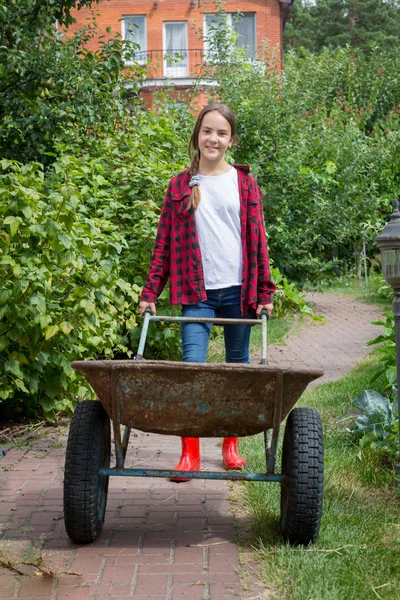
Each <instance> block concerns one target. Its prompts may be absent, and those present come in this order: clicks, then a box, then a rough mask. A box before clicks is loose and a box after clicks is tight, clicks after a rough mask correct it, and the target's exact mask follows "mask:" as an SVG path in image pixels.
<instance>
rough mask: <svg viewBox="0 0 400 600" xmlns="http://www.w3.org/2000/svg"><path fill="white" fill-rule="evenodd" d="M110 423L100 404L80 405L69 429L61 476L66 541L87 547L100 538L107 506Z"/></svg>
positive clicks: (81, 403)
mask: <svg viewBox="0 0 400 600" xmlns="http://www.w3.org/2000/svg"><path fill="white" fill-rule="evenodd" d="M110 452H111V430H110V419H109V418H108V415H107V413H106V411H105V410H104V408H103V407H102V405H101V404H100V402H98V401H85V402H80V403H79V404H78V406H77V407H76V409H75V412H74V414H73V417H72V419H71V424H70V428H69V435H68V442H67V452H66V457H65V474H64V522H65V529H66V531H67V534H68V536H69V537H70V539H71V540H72V541H73V542H75V543H76V544H89V543H91V542H94V540H95V539H96V538H97V537H98V536H99V535H100V533H101V530H102V529H103V524H104V515H105V511H106V505H107V494H108V481H109V477H108V475H103V476H100V475H99V469H100V468H101V467H109V466H110Z"/></svg>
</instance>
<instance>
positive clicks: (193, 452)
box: [170, 438, 200, 483]
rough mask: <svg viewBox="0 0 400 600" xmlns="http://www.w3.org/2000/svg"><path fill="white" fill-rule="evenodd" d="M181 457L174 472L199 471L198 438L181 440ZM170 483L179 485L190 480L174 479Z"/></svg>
mask: <svg viewBox="0 0 400 600" xmlns="http://www.w3.org/2000/svg"><path fill="white" fill-rule="evenodd" d="M181 442H182V456H181V460H180V461H179V462H178V464H177V465H176V467H175V469H174V471H199V470H200V438H181ZM170 481H175V482H176V483H181V482H182V481H190V479H174V478H173V477H171V478H170Z"/></svg>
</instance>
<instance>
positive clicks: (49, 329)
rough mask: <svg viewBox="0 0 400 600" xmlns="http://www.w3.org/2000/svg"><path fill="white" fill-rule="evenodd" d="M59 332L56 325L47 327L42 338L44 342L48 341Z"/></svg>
mask: <svg viewBox="0 0 400 600" xmlns="http://www.w3.org/2000/svg"><path fill="white" fill-rule="evenodd" d="M59 331H60V328H59V326H58V325H50V327H47V328H46V329H45V330H44V337H45V339H46V340H49V339H50V338H52V337H53V336H55V335H56V334H57V333H58V332H59Z"/></svg>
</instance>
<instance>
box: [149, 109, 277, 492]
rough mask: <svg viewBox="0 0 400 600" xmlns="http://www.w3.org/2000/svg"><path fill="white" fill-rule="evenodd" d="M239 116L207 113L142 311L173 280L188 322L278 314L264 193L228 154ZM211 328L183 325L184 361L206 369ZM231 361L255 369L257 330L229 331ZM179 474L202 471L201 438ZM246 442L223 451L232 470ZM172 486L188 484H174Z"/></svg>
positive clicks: (174, 198) (186, 444) (186, 447)
mask: <svg viewBox="0 0 400 600" xmlns="http://www.w3.org/2000/svg"><path fill="white" fill-rule="evenodd" d="M236 141H237V136H236V122H235V116H234V114H233V112H232V111H231V110H230V109H229V108H228V107H227V106H226V105H224V104H209V105H208V106H205V107H204V108H203V110H202V111H201V112H200V114H199V116H198V118H197V121H196V125H195V128H194V131H193V134H192V137H191V139H190V142H189V155H191V156H193V160H192V164H191V166H190V168H189V169H187V170H186V171H183V172H182V173H179V174H178V175H176V176H175V177H173V179H172V180H171V181H170V183H169V186H168V189H167V193H166V196H165V200H164V206H163V209H162V211H161V215H160V221H159V224H158V230H157V236H156V240H155V245H154V251H153V256H152V259H151V265H150V271H149V274H148V277H147V282H146V284H145V286H144V288H143V291H142V294H141V301H140V312H141V314H143V313H144V311H145V309H146V308H148V307H149V308H150V309H151V312H152V314H153V315H155V314H156V308H155V302H156V299H157V298H158V296H159V295H160V293H161V291H162V290H163V288H164V286H165V284H166V282H167V280H168V278H169V279H170V299H171V304H182V315H183V316H184V317H216V316H221V317H224V318H235V319H237V318H240V317H241V316H248V315H250V316H251V315H254V312H255V314H256V315H257V316H259V315H260V313H261V311H262V310H263V309H266V310H267V312H268V315H270V314H271V312H272V309H273V305H272V293H273V292H274V291H275V284H274V283H273V281H272V280H271V278H270V271H269V260H268V251H267V244H266V236H265V229H264V220H263V212H262V196H261V190H260V188H259V187H258V185H257V184H256V182H255V180H254V178H253V177H252V175H250V172H249V171H250V169H249V167H246V166H240V165H233V166H232V165H230V164H228V163H227V162H226V159H225V155H226V152H227V150H228V149H229V148H231V146H232V145H233V144H234V143H236ZM210 331H211V325H210V324H208V323H206V324H204V323H183V324H182V347H183V361H185V362H206V357H207V349H208V341H209V337H210ZM224 340H225V353H226V355H225V360H226V362H229V363H249V362H250V360H249V340H250V326H249V325H225V327H224ZM181 439H182V456H181V459H180V461H179V463H178V465H177V466H176V467H175V470H185V471H197V470H199V469H200V444H199V441H200V440H199V439H198V438H181ZM237 445H238V438H225V439H224V441H223V445H222V456H223V463H224V466H225V468H226V469H238V468H241V467H243V466H244V465H245V461H244V460H243V458H242V457H241V456H240V455H239V454H238V449H237ZM172 481H188V480H182V479H180V480H179V479H173V480H172Z"/></svg>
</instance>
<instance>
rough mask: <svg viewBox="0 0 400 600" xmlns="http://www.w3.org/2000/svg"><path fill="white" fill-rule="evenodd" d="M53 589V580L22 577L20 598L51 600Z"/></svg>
mask: <svg viewBox="0 0 400 600" xmlns="http://www.w3.org/2000/svg"><path fill="white" fill-rule="evenodd" d="M52 589H53V579H50V578H48V577H46V578H43V577H41V578H36V579H34V578H32V577H22V581H21V587H20V588H19V593H18V598H29V600H33V599H34V598H35V599H36V598H39V600H47V598H49V599H50V598H51V596H52Z"/></svg>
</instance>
